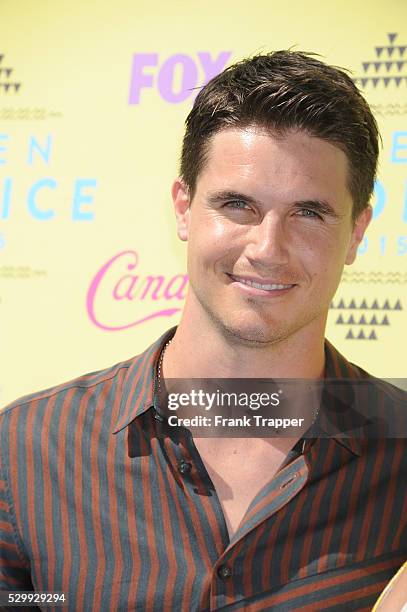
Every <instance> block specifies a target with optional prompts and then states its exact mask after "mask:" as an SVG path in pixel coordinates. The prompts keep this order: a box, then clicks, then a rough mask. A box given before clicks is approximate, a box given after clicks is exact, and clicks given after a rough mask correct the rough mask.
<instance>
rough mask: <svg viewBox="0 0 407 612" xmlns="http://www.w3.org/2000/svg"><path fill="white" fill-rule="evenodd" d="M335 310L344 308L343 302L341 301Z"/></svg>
mask: <svg viewBox="0 0 407 612" xmlns="http://www.w3.org/2000/svg"><path fill="white" fill-rule="evenodd" d="M337 308H345V302H344V301H343V300H341V301H340V302H339V304H338V305H337Z"/></svg>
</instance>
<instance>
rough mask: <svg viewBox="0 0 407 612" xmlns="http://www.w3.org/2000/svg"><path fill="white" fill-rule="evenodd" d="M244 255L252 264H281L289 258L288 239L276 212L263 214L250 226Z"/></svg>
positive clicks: (282, 222)
mask: <svg viewBox="0 0 407 612" xmlns="http://www.w3.org/2000/svg"><path fill="white" fill-rule="evenodd" d="M248 231H249V235H248V242H247V248H246V257H247V258H248V259H249V260H250V262H251V263H252V264H253V265H256V264H258V265H264V266H272V265H279V264H280V265H282V264H287V263H288V259H289V240H288V236H287V230H286V228H285V226H284V220H283V219H281V218H279V217H278V216H277V215H276V214H274V215H272V214H271V213H270V214H268V215H265V216H264V217H263V219H262V220H261V222H260V223H258V224H256V225H252V226H251V227H250V229H249V230H248Z"/></svg>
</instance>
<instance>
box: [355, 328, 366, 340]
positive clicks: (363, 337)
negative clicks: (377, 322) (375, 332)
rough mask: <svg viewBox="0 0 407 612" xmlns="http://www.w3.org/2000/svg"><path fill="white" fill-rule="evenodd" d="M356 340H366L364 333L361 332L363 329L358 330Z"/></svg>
mask: <svg viewBox="0 0 407 612" xmlns="http://www.w3.org/2000/svg"><path fill="white" fill-rule="evenodd" d="M357 339H358V340H366V336H365V332H364V331H363V329H361V330H360V332H359V334H358V337H357Z"/></svg>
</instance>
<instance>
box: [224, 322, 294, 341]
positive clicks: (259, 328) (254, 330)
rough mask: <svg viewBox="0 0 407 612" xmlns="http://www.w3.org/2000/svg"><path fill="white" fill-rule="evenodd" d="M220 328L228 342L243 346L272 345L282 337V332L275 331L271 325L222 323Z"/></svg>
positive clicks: (279, 330)
mask: <svg viewBox="0 0 407 612" xmlns="http://www.w3.org/2000/svg"><path fill="white" fill-rule="evenodd" d="M221 327H222V331H223V333H224V334H225V335H226V336H227V337H228V339H229V340H231V341H234V342H235V343H236V344H240V345H244V346H253V347H259V346H261V345H263V346H264V345H268V344H273V343H274V342H277V341H279V340H281V339H282V338H283V337H284V333H283V331H282V330H281V329H276V327H275V326H274V325H273V324H271V323H270V324H265V323H264V322H262V323H253V322H252V323H244V322H239V323H237V322H231V321H223V322H222V323H221Z"/></svg>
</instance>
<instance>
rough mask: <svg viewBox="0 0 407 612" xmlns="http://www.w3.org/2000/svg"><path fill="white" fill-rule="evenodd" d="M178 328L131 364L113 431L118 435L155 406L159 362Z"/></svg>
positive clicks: (165, 335) (167, 333)
mask: <svg viewBox="0 0 407 612" xmlns="http://www.w3.org/2000/svg"><path fill="white" fill-rule="evenodd" d="M176 329H177V328H176V327H172V328H171V329H169V330H168V331H166V332H165V333H164V334H163V335H162V336H161V337H160V338H158V340H156V342H154V344H152V345H151V346H150V347H149V348H148V349H147V350H146V351H144V353H141V355H138V356H137V357H134V358H133V359H132V360H131V362H130V367H129V369H128V370H127V374H126V376H125V379H124V382H123V392H122V398H121V402H120V408H119V416H118V418H117V419H116V423H115V425H114V428H113V430H112V432H113V433H118V432H119V431H120V430H121V429H124V427H127V425H129V424H130V423H131V422H132V421H133V420H134V419H135V418H137V417H139V416H140V415H142V414H143V413H144V412H146V410H148V409H149V408H151V407H152V406H153V402H154V389H155V380H156V373H157V365H158V360H159V357H160V354H161V350H162V348H163V347H164V345H165V344H166V343H167V342H168V340H171V338H172V337H173V335H174V334H175V330H176Z"/></svg>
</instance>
